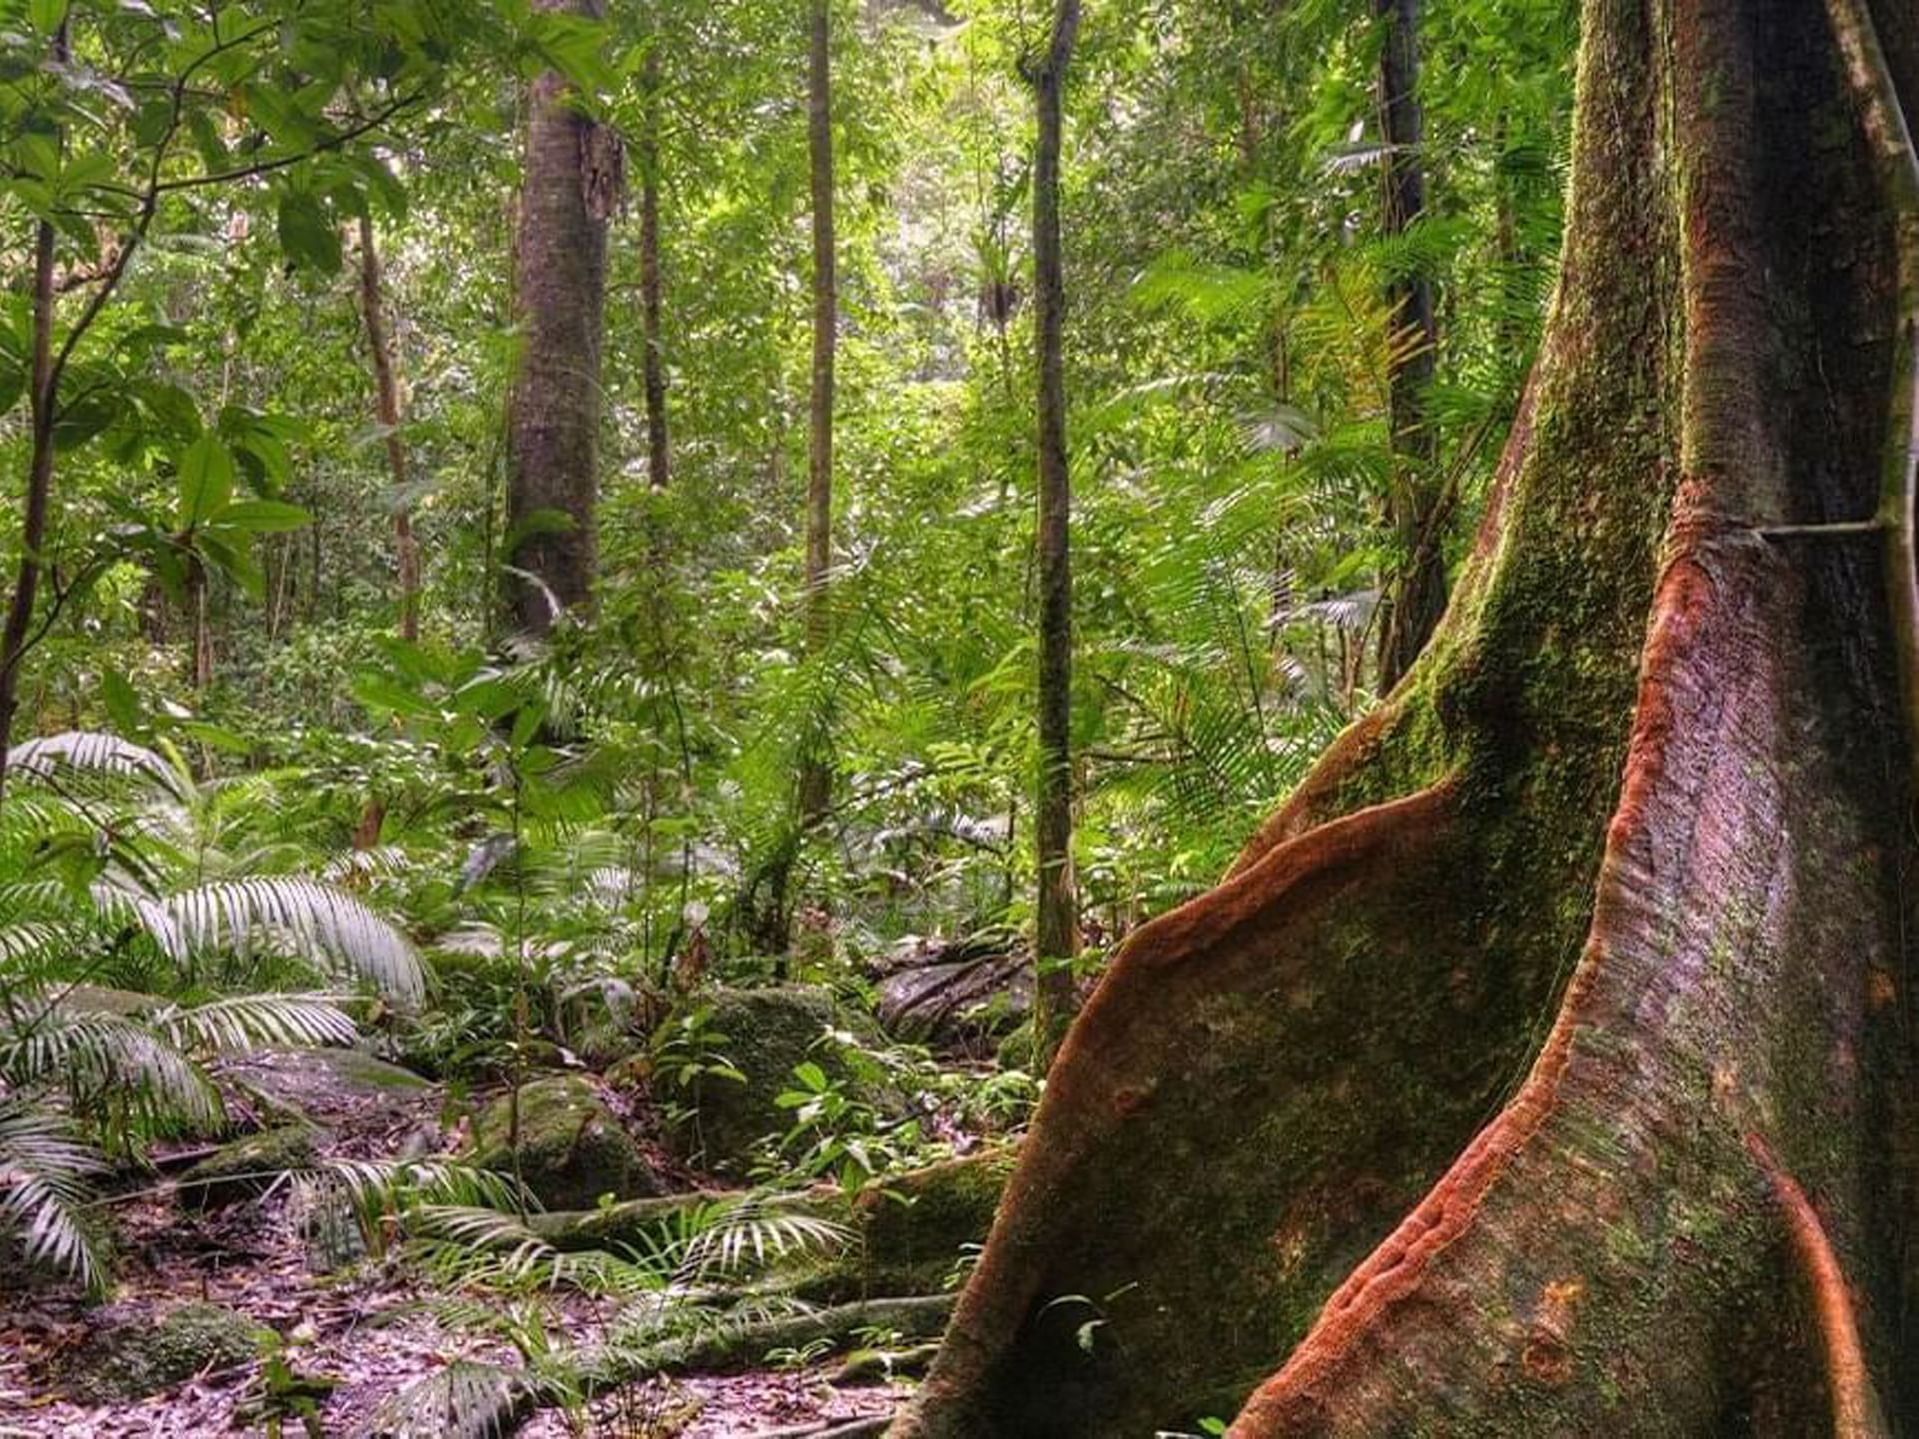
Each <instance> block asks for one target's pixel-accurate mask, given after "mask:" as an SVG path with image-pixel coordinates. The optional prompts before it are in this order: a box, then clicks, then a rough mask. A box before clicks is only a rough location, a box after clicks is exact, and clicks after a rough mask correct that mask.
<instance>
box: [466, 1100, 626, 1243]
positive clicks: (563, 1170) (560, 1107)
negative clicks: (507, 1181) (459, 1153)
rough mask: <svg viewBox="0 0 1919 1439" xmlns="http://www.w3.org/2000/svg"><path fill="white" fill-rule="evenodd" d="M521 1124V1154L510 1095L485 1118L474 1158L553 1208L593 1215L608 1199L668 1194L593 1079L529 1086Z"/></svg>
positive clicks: (476, 1138) (496, 1103)
mask: <svg viewBox="0 0 1919 1439" xmlns="http://www.w3.org/2000/svg"><path fill="white" fill-rule="evenodd" d="M519 1125H520V1128H519V1145H518V1153H517V1155H516V1153H515V1146H514V1144H513V1103H512V1096H511V1095H502V1096H501V1097H500V1098H499V1099H497V1100H495V1101H494V1102H493V1104H492V1105H491V1106H489V1107H488V1108H487V1110H486V1111H485V1112H484V1113H483V1114H482V1115H481V1116H480V1119H479V1123H478V1124H477V1125H476V1126H475V1128H474V1138H473V1147H472V1152H471V1155H470V1157H471V1158H472V1160H473V1162H474V1163H475V1164H477V1165H479V1166H480V1167H481V1168H483V1169H491V1170H493V1171H494V1172H495V1173H497V1174H517V1175H518V1176H519V1178H520V1179H521V1181H522V1182H523V1183H525V1185H526V1187H527V1188H528V1189H529V1190H531V1191H532V1192H533V1194H534V1196H535V1197H536V1198H537V1199H538V1200H539V1201H540V1202H541V1203H542V1204H544V1205H546V1206H547V1207H548V1208H549V1209H592V1208H593V1207H594V1206H596V1205H597V1204H598V1203H599V1201H600V1196H601V1195H604V1194H610V1195H612V1196H613V1197H614V1198H615V1199H637V1198H641V1197H644V1196H647V1195H654V1194H659V1193H660V1192H661V1191H662V1190H663V1188H664V1186H663V1185H662V1184H661V1182H660V1178H659V1175H658V1174H657V1173H655V1172H654V1168H653V1165H652V1163H651V1162H650V1161H649V1160H648V1158H647V1155H646V1152H645V1151H644V1150H643V1149H641V1147H640V1146H639V1144H638V1143H637V1142H636V1141H635V1140H634V1138H633V1136H632V1135H631V1134H629V1133H627V1131H626V1127H625V1126H624V1125H623V1124H621V1123H620V1121H619V1119H618V1117H617V1116H615V1115H614V1113H613V1112H612V1111H611V1110H610V1109H608V1108H607V1107H606V1104H605V1103H604V1102H603V1101H602V1099H601V1098H600V1092H599V1090H598V1088H597V1087H596V1086H595V1085H594V1084H593V1083H592V1082H591V1081H590V1080H587V1079H583V1078H581V1077H580V1076H578V1075H572V1074H567V1075H556V1076H554V1077H552V1078H550V1079H537V1080H534V1081H533V1082H532V1083H531V1084H527V1085H522V1086H521V1088H520V1116H519Z"/></svg>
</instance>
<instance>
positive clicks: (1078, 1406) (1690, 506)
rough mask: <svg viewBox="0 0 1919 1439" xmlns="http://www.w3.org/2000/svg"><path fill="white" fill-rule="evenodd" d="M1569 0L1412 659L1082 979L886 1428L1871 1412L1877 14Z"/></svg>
mask: <svg viewBox="0 0 1919 1439" xmlns="http://www.w3.org/2000/svg"><path fill="white" fill-rule="evenodd" d="M1828 11H1829V12H1830V13H1828ZM1875 14H1876V17H1877V19H1878V21H1879V24H1880V26H1882V27H1883V34H1884V37H1885V40H1886V42H1887V43H1886V49H1885V50H1884V51H1883V52H1882V50H1881V49H1880V46H1879V44H1878V43H1877V41H1876V39H1875V31H1874V25H1873V18H1874V15H1875ZM1581 34H1582V50H1581V63H1580V79H1579V91H1578V94H1579V99H1578V107H1577V119H1576V127H1575V136H1576V138H1575V158H1574V165H1573V169H1572V173H1573V176H1574V185H1573V192H1572V196H1571V200H1570V204H1569V207H1568V221H1569V228H1568V234H1567V242H1566V247H1565V260H1564V268H1563V272H1562V276H1561V280H1560V286H1559V290H1558V293H1557V296H1556V298H1555V301H1554V306H1553V310H1552V315H1551V318H1550V320H1549V322H1548V326H1547V332H1546V336H1545V340H1544V343H1543V345H1542V348H1541V352H1540V359H1539V362H1538V365H1537V366H1536V368H1535V370H1534V373H1533V376H1532V380H1531V382H1530V384H1529V386H1528V389H1527V393H1526V399H1525V401H1524V403H1523V405H1522V407H1521V411H1520V414H1519V417H1518V419H1517V421H1516V423H1515V427H1514V431H1513V434H1512V436H1511V439H1510V442H1509V445H1508V448H1507V451H1506V454H1505V456H1504V458H1503V460H1502V462H1501V465H1500V467H1499V471H1498V475H1497V478H1496V482H1495V488H1494V493H1493V494H1492V496H1491V498H1490V501H1489V506H1488V514H1487V517H1486V520H1485V524H1484V527H1483V528H1482V531H1481V534H1480V537H1479V541H1478V543H1477V546H1476V548H1475V552H1474V555H1473V557H1472V558H1471V560H1470V562H1469V564H1468V566H1467V568H1466V570H1465V572H1464V574H1463V575H1462V576H1461V579H1460V583H1459V586H1458V590H1457V592H1456V593H1455V595H1454V596H1453V602H1452V607H1451V610H1450V612H1449V614H1448V616H1447V618H1446V621H1445V624H1444V625H1443V626H1442V628H1441V630H1440V631H1439V632H1438V634H1437V635H1436V636H1435V639H1434V643H1433V645H1432V647H1431V649H1430V651H1429V654H1428V658H1427V660H1426V661H1425V662H1424V663H1423V664H1422V667H1421V677H1420V679H1419V681H1418V682H1417V683H1414V684H1409V685H1403V686H1401V687H1400V688H1399V689H1398V690H1397V691H1396V692H1395V693H1394V694H1393V695H1392V696H1391V697H1390V698H1389V699H1388V700H1387V702H1386V703H1385V704H1383V705H1382V706H1380V707H1379V708H1378V709H1376V710H1374V711H1373V712H1372V713H1371V714H1370V715H1368V716H1367V718H1365V719H1364V720H1362V721H1361V722H1360V723H1359V724H1358V725H1357V726H1356V727H1355V728H1354V729H1352V730H1350V731H1349V732H1348V733H1347V735H1346V736H1345V737H1343V738H1342V739H1341V740H1340V741H1339V742H1338V743H1337V744H1336V745H1335V746H1334V747H1333V748H1332V749H1331V750H1330V751H1329V752H1328V754H1327V755H1326V756H1325V757H1324V759H1323V760H1322V762H1321V764H1320V765H1319V766H1318V767H1317V769H1316V770H1315V771H1314V772H1313V773H1312V774H1311V775H1310V776H1309V777H1308V778H1307V780H1306V781H1305V782H1304V783H1303V784H1302V785H1301V787H1300V788H1299V790H1298V791H1297V792H1296V793H1295V794H1294V795H1293V796H1292V798H1291V799H1290V801H1289V802H1288V803H1287V804H1286V805H1285V807H1284V808H1283V809H1282V810H1281V811H1280V813H1279V814H1278V815H1277V816H1276V817H1275V818H1274V819H1273V820H1272V821H1271V822H1270V823H1269V824H1268V825H1267V827H1266V828H1265V830H1264V831H1263V832H1262V833H1261V834H1260V835H1259V836H1258V837H1257V838H1256V839H1255V841H1254V842H1253V843H1252V844H1251V845H1250V846H1248V848H1247V850H1246V852H1245V854H1244V855H1243V856H1242V857H1241V859H1240V861H1239V862H1238V864H1237V865H1236V866H1235V867H1234V869H1233V871H1232V872H1231V873H1230V874H1229V876H1228V877H1227V879H1226V880H1225V882H1224V883H1223V884H1222V885H1221V887H1220V888H1219V889H1217V890H1216V891H1214V892H1213V893H1212V894H1210V895H1207V896H1205V897H1202V898H1201V899H1199V900H1196V901H1195V902H1193V903H1191V904H1189V905H1187V906H1185V907H1183V908H1181V909H1179V910H1177V911H1175V912H1173V913H1172V914H1169V915H1166V916H1164V917H1162V918H1160V919H1158V920H1155V921H1153V922H1152V923H1150V924H1148V925H1146V926H1145V927H1144V928H1142V929H1140V930H1138V931H1136V932H1135V933H1134V934H1133V935H1132V936H1131V937H1130V938H1129V940H1128V941H1127V943H1126V945H1125V946H1124V948H1123V949H1122V951H1121V952H1120V954H1119V955H1118V956H1117V957H1116V959H1115V961H1114V963H1113V964H1112V965H1111V966H1110V967H1109V968H1108V970H1107V972H1106V974H1105V976H1104V978H1103V979H1102V981H1101V984H1100V987H1099V989H1098V991H1097V992H1096V993H1095V994H1094V996H1093V998H1092V1000H1091V1001H1090V1003H1089V1004H1088V1005H1087V1007H1086V1009H1085V1010H1084V1011H1083V1012H1082V1014H1081V1015H1080V1016H1079V1018H1078V1020H1077V1021H1076V1023H1075V1025H1074V1027H1073V1029H1072V1031H1071V1033H1070V1034H1069V1035H1068V1037H1067V1040H1066V1043H1065V1045H1064V1047H1063V1048H1062V1050H1061V1052H1060V1055H1059V1058H1058V1060H1057V1061H1056V1063H1055V1064H1054V1066H1053V1068H1052V1070H1051V1072H1050V1074H1049V1076H1048V1080H1047V1086H1046V1094H1045V1097H1044V1099H1043V1100H1042V1102H1041V1105H1040V1109H1039V1113H1038V1115H1037V1116H1036V1118H1035V1121H1034V1124H1033V1127H1032V1130H1031V1132H1030V1133H1029V1135H1028V1136H1027V1138H1026V1140H1025V1142H1024V1144H1023V1145H1022V1147H1021V1151H1020V1163H1019V1168H1018V1170H1017V1172H1016V1173H1015V1175H1014V1177H1013V1180H1012V1182H1011V1184H1010V1186H1009V1188H1008V1190H1007V1193H1006V1196H1005V1199H1004V1200H1003V1202H1002V1204H1001V1207H1000V1211H999V1216H998V1219H997V1221H996V1223H995V1225H994V1229H993V1233H992V1236H991V1238H990V1239H989V1241H988V1243H987V1246H986V1249H985V1252H984V1253H983V1255H982V1256H981V1258H980V1261H979V1263H978V1265H977V1266H976V1268H975V1269H974V1272H973V1276H972V1279H971V1281H970V1282H969V1284H968V1287H967V1290H966V1293H965V1294H964V1296H963V1297H962V1299H961V1303H960V1307H959V1310H958V1312H957V1314H956V1316H955V1318H954V1321H953V1325H952V1328H951V1329H950V1330H949V1332H948V1336H947V1339H946V1342H945V1345H944V1347H943V1350H942V1353H941V1355H940V1358H939V1359H938V1361H937V1362H936V1364H935V1366H934V1369H933V1372H932V1374H931V1376H930V1377H929V1379H928V1381H927V1383H926V1385H925V1386H924V1388H923V1389H922V1391H921V1395H920V1398H919V1400H918V1402H917V1404H916V1406H915V1409H914V1411H913V1412H912V1413H911V1414H909V1415H907V1416H906V1417H904V1418H903V1419H902V1420H901V1421H900V1422H899V1423H898V1424H897V1426H896V1427H895V1429H894V1431H893V1432H894V1434H895V1436H896V1439H899V1436H912V1439H929V1436H938V1439H949V1436H971V1435H981V1434H998V1435H1042V1434H1044V1435H1049V1436H1079V1435H1086V1436H1093V1435H1102V1436H1103V1435H1114V1434H1135V1433H1150V1432H1152V1431H1153V1430H1154V1429H1155V1428H1172V1429H1185V1430H1190V1429H1192V1428H1194V1427H1195V1421H1196V1419H1198V1418H1199V1417H1201V1416H1204V1415H1206V1414H1209V1413H1211V1414H1220V1415H1227V1414H1232V1413H1234V1412H1236V1411H1237V1412H1238V1415H1239V1417H1238V1419H1237V1422H1236V1423H1235V1424H1234V1425H1233V1427H1232V1429H1231V1431H1230V1432H1231V1434H1232V1435H1233V1436H1234V1439H1275V1436H1287V1439H1299V1436H1306V1439H1311V1436H1315V1435H1389V1434H1422V1433H1432V1434H1461V1435H1475V1436H1478V1435H1486V1436H1534V1435H1546V1434H1552V1435H1557V1434H1595V1433H1606V1432H1618V1433H1622V1434H1623V1433H1632V1434H1662V1435H1663V1434H1714V1433H1728V1434H1731V1433H1738V1434H1747V1433H1751V1434H1760V1435H1778V1436H1794V1435H1806V1434H1815V1433H1836V1434H1840V1435H1845V1436H1848V1439H1857V1436H1871V1435H1882V1434H1888V1433H1894V1432H1899V1433H1911V1432H1914V1428H1915V1426H1919V1366H1915V1365H1914V1364H1913V1363H1912V1354H1913V1349H1912V1336H1913V1335H1914V1334H1916V1333H1919V1143H1915V1140H1914V1135H1915V1134H1919V1111H1916V1110H1915V1104H1914V1101H1915V1082H1914V1081H1915V1076H1916V1075H1919V1068H1915V1065H1916V1064H1919V1041H1916V1040H1915V1035H1914V1032H1913V1029H1912V1025H1911V1023H1910V1019H1909V1015H1910V1012H1911V1004H1912V1001H1911V997H1910V990H1911V986H1912V985H1913V984H1914V982H1915V980H1919V973H1915V969H1916V967H1919V966H1916V964H1915V959H1916V956H1915V950H1914V941H1913V940H1912V939H1911V938H1910V936H1912V935H1913V934H1914V933H1915V932H1916V931H1915V919H1916V918H1919V917H1916V916H1915V915H1914V913H1913V903H1914V901H1913V898H1912V894H1911V885H1910V879H1909V877H1910V874H1911V872H1912V866H1913V864H1914V862H1915V859H1919V851H1916V849H1915V841H1914V828H1913V814H1914V798H1915V788H1914V780H1913V765H1914V762H1915V758H1916V757H1919V750H1915V745H1914V741H1915V738H1919V625H1916V624H1915V618H1914V617H1915V613H1916V612H1919V582H1916V581H1915V574H1914V565H1913V555H1914V544H1913V536H1914V516H1913V492H1914V486H1915V476H1916V471H1919V434H1916V433H1915V413H1916V412H1919V404H1916V403H1915V399H1916V396H1915V377H1916V375H1919V367H1916V366H1915V350H1916V349H1919V163H1916V162H1915V158H1914V153H1913V149H1912V145H1911V140H1910V138H1909V131H1910V121H1911V119H1912V117H1913V115H1914V107H1915V104H1916V103H1919V101H1916V100H1915V97H1919V23H1915V16H1914V14H1913V12H1912V11H1911V9H1910V7H1909V6H1904V5H1895V4H1894V3H1892V0H1827V3H1826V4H1824V5H1822V3H1821V0H1652V3H1649V4H1648V3H1642V0H1587V3H1586V5H1585V10H1584V17H1583V24H1582V27H1581ZM1901 97H1903V101H1902V98H1901ZM1608 816H1610V818H1608ZM1542 1036H1543V1039H1542ZM1489 1115H1490V1116H1493V1117H1492V1118H1491V1119H1490V1121H1489V1119H1488V1116H1489ZM1075 1296H1077V1297H1075ZM1249 1395H1250V1396H1251V1397H1250V1400H1249V1398H1248V1396H1249ZM1242 1406H1243V1407H1242Z"/></svg>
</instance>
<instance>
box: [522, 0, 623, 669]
mask: <svg viewBox="0 0 1919 1439" xmlns="http://www.w3.org/2000/svg"><path fill="white" fill-rule="evenodd" d="M534 8H535V9H537V10H544V11H560V12H564V13H567V14H573V15H580V16H584V17H586V18H588V19H592V20H601V19H603V18H604V16H605V9H604V3H603V0H534ZM621 170H622V161H621V154H620V146H619V140H618V138H617V137H616V136H615V135H614V133H613V132H612V131H611V130H610V129H608V128H606V127H605V126H603V125H600V124H598V123H597V122H595V121H594V120H593V119H592V118H590V117H589V116H587V115H585V114H583V113H581V111H580V109H579V107H578V104H577V97H576V96H575V95H574V94H573V93H572V89H571V87H570V86H569V85H568V83H567V82H566V80H565V79H563V78H562V77H561V76H560V75H558V74H555V73H552V72H548V73H545V74H542V75H540V76H539V77H538V78H536V79H535V80H534V81H533V85H532V89H531V93H530V95H529V97H528V106H527V122H526V159H525V175H524V180H523V187H522V193H521V196H520V221H519V234H518V242H517V244H516V246H515V279H514V299H515V305H516V309H517V311H518V318H519V323H520V355H519V365H518V370H517V373H516V374H515V376H514V381H513V390H512V394H511V395H510V396H509V397H508V401H507V409H508V431H509V434H508V441H507V526H508V531H509V534H510V536H511V539H512V545H511V558H510V563H511V565H512V566H513V568H514V569H515V570H516V571H518V572H519V573H517V574H514V575H512V576H510V577H509V580H508V584H507V593H508V594H509V596H510V598H511V605H510V607H511V610H512V616H513V619H514V622H515V623H516V624H517V626H518V627H519V629H520V630H521V631H522V632H523V633H525V634H529V635H534V636H543V635H545V634H546V633H547V632H548V631H550V630H551V629H552V627H553V624H554V622H555V621H556V620H557V619H558V618H559V616H560V613H562V612H566V611H584V610H586V609H588V608H589V607H590V605H591V603H592V594H593V578H594V570H595V567H596V565H597V562H598V544H597V532H596V526H595V521H594V506H595V503H596V502H597V500H598V498H599V440H600V401H601V395H600V351H601V343H602V340H603V338H604V314H605V299H606V224H607V218H608V217H609V216H610V215H611V214H612V212H613V210H614V208H615V206H617V204H618V203H619V197H620V191H621V187H622V174H621Z"/></svg>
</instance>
